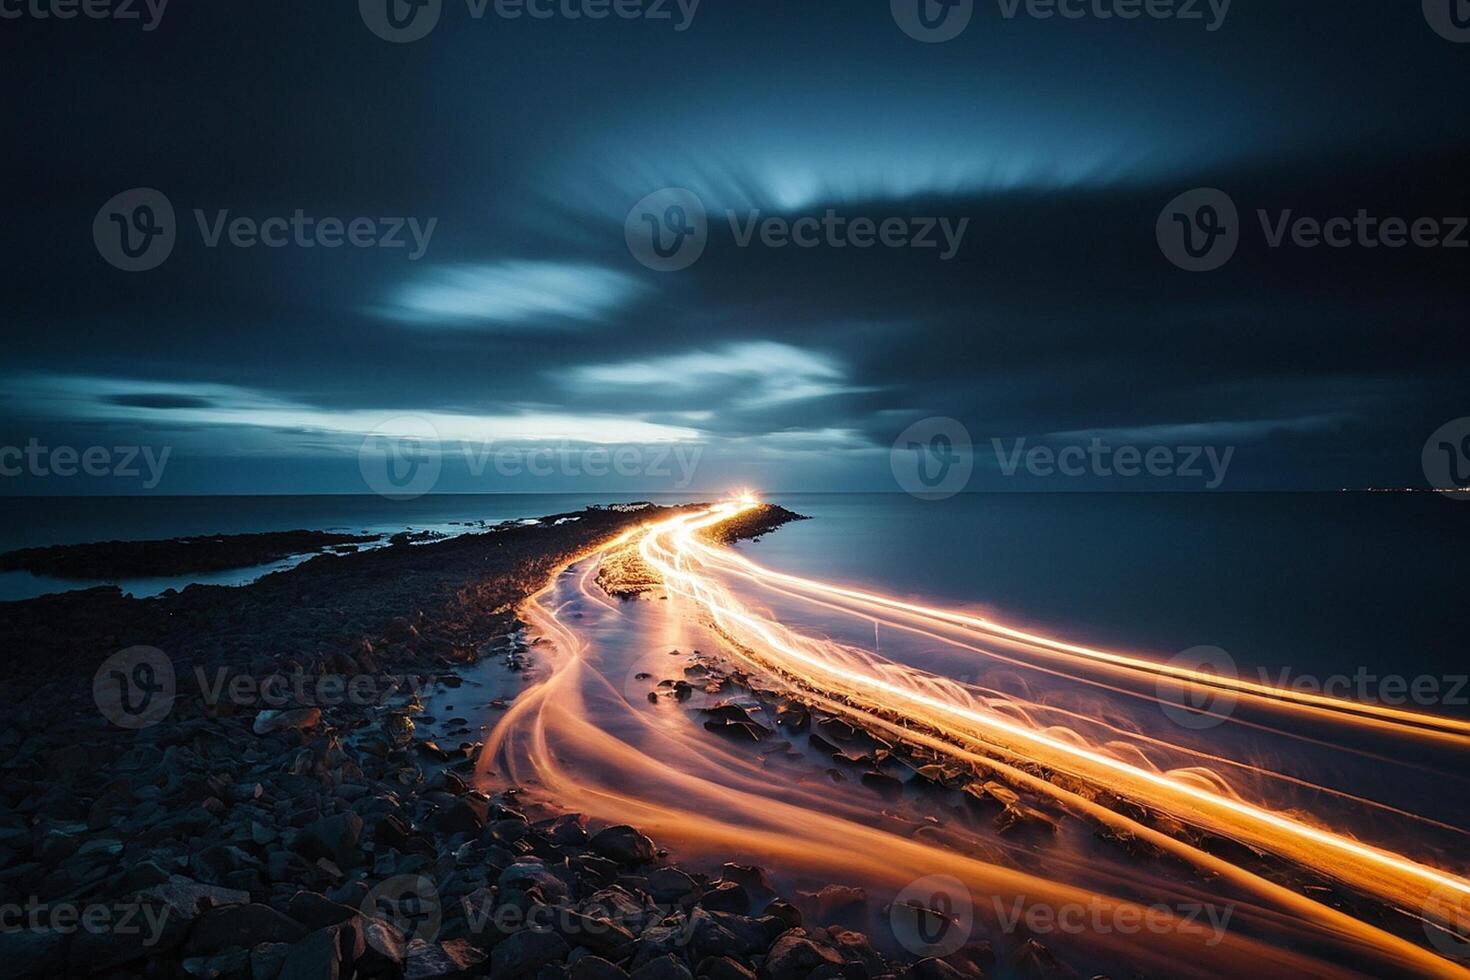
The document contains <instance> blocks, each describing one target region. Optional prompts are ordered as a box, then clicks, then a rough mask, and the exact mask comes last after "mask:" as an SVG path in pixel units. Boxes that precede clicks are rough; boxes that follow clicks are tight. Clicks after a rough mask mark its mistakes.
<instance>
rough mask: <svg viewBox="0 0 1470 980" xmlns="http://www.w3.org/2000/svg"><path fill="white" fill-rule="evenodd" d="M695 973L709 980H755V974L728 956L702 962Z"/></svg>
mask: <svg viewBox="0 0 1470 980" xmlns="http://www.w3.org/2000/svg"><path fill="white" fill-rule="evenodd" d="M696 972H697V973H698V975H699V976H701V977H708V978H709V980H755V974H754V973H753V972H751V970H750V969H748V968H747V967H745V966H744V965H743V964H741V963H739V962H738V961H736V960H733V959H731V958H730V957H728V956H718V957H711V958H710V959H707V960H702V961H700V964H699V968H698V970H697V971H696Z"/></svg>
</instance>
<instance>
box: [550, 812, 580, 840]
mask: <svg viewBox="0 0 1470 980" xmlns="http://www.w3.org/2000/svg"><path fill="white" fill-rule="evenodd" d="M550 836H551V842H552V843H553V844H573V845H576V844H585V843H587V818H586V817H584V816H582V814H580V813H566V814H563V815H561V816H559V817H557V818H556V820H555V822H553V823H552V825H551V835H550Z"/></svg>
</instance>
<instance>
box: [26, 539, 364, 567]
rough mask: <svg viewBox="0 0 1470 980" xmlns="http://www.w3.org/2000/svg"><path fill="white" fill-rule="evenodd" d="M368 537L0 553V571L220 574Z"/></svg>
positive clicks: (347, 547)
mask: <svg viewBox="0 0 1470 980" xmlns="http://www.w3.org/2000/svg"><path fill="white" fill-rule="evenodd" d="M377 540H378V537H377V536H376V535H371V534H337V533H333V532H330V531H271V532H267V533H264V534H212V535H201V536H197V537H190V538H173V539H171V540H168V541H100V542H96V543H94V544H63V545H52V546H50V547H46V548H22V549H20V550H19V551H7V552H5V553H4V554H0V571H5V572H17V571H18V572H30V573H32V574H34V575H50V576H54V577H55V578H64V579H114V578H144V577H150V576H167V575H190V574H196V573H200V572H220V571H228V570H230V569H234V568H250V567H252V566H255V565H269V564H271V563H272V562H277V561H281V560H283V559H286V558H293V557H296V556H297V555H305V554H309V553H312V552H318V553H319V552H323V551H327V550H329V549H330V550H334V551H340V552H350V551H356V550H357V548H358V547H359V546H361V545H364V544H368V543H371V542H374V541H377Z"/></svg>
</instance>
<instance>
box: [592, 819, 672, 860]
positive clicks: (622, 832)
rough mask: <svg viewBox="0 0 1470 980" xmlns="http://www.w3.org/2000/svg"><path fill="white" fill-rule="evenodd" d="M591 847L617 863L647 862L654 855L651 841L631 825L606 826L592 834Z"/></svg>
mask: <svg viewBox="0 0 1470 980" xmlns="http://www.w3.org/2000/svg"><path fill="white" fill-rule="evenodd" d="M589 843H590V844H591V846H592V849H593V850H594V851H596V852H597V853H599V854H601V855H602V856H604V857H606V858H610V859H611V860H614V861H617V862H618V863H619V864H630V865H631V864H647V863H648V862H650V861H652V860H653V859H654V857H655V853H656V852H655V850H654V846H653V841H651V840H649V839H648V838H647V837H644V836H643V835H642V834H640V833H638V831H636V830H634V829H633V828H632V827H629V826H626V825H622V826H617V827H608V828H607V829H605V830H600V831H598V832H597V833H596V834H594V835H593V836H592V840H591V841H590V842H589Z"/></svg>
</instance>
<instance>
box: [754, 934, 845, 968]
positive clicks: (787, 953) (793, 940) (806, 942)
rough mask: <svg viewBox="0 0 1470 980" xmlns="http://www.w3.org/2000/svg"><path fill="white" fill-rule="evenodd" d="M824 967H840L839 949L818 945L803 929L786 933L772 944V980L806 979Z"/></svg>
mask: <svg viewBox="0 0 1470 980" xmlns="http://www.w3.org/2000/svg"><path fill="white" fill-rule="evenodd" d="M823 966H832V967H837V968H840V967H841V966H842V957H841V956H839V955H837V951H836V950H832V949H827V948H826V947H825V946H818V945H817V944H816V943H814V942H812V941H811V940H810V939H808V938H807V937H806V935H805V933H804V932H803V931H802V930H800V929H793V930H791V931H790V932H785V933H782V934H781V936H780V937H779V938H778V939H777V940H776V941H775V942H774V943H772V944H771V950H770V952H769V953H768V954H767V955H766V964H765V970H766V972H767V973H768V974H770V976H771V980H806V977H808V976H809V975H811V974H812V973H813V972H815V971H816V970H818V969H819V968H821V967H823Z"/></svg>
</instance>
